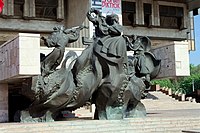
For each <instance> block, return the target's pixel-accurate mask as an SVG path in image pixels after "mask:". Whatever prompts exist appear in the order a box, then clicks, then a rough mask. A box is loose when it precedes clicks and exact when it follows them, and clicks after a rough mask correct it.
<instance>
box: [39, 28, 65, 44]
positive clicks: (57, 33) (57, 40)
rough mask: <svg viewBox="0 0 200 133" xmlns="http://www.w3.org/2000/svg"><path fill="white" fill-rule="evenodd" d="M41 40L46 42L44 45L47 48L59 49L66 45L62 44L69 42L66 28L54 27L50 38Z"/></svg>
mask: <svg viewBox="0 0 200 133" xmlns="http://www.w3.org/2000/svg"><path fill="white" fill-rule="evenodd" d="M41 39H42V40H44V44H45V45H46V46H47V47H58V46H61V45H65V43H61V42H64V41H65V40H66V41H68V38H67V34H66V32H65V27H64V26H58V27H54V28H53V32H52V33H51V35H50V36H48V38H44V37H42V38H41Z"/></svg>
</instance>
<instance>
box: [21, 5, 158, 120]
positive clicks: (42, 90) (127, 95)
mask: <svg viewBox="0 0 200 133" xmlns="http://www.w3.org/2000/svg"><path fill="white" fill-rule="evenodd" d="M87 17H88V19H89V21H91V22H92V23H93V24H94V26H95V36H94V37H93V39H92V40H91V41H89V42H85V43H87V44H88V47H87V48H86V49H85V50H84V51H83V52H82V54H81V55H80V56H78V57H77V55H76V54H75V52H73V51H70V52H69V53H68V54H67V55H66V57H65V59H64V61H63V62H62V59H63V56H64V52H65V46H66V45H68V43H70V42H73V41H76V40H77V39H78V38H79V32H80V30H82V29H83V28H85V27H84V26H79V27H76V28H72V29H64V27H61V28H55V29H54V32H53V33H52V34H51V36H49V38H48V39H45V38H42V39H43V40H44V42H45V44H46V46H48V47H54V50H53V51H52V52H51V53H50V54H49V55H47V56H46V57H45V58H44V59H43V60H42V61H41V75H39V76H38V77H36V78H35V80H34V82H32V91H33V92H34V95H35V96H34V102H33V104H31V106H30V107H29V108H28V109H27V110H26V111H22V113H21V114H22V115H21V121H53V120H54V119H56V116H57V114H58V113H59V112H60V111H62V110H70V111H71V110H74V109H76V108H78V107H81V106H83V105H84V104H85V103H86V102H87V101H88V100H89V99H91V101H92V102H93V103H94V104H95V105H96V111H95V118H96V119H123V118H129V117H139V116H140V117H142V116H145V115H146V110H145V107H144V105H143V104H142V103H141V102H140V100H141V97H142V96H143V94H144V91H145V89H148V88H149V86H150V79H152V78H154V77H155V76H156V75H157V74H158V71H159V68H160V61H159V60H156V59H155V57H154V55H153V54H152V53H151V52H150V46H151V44H150V41H149V39H148V38H147V37H140V38H136V40H134V41H132V42H131V41H130V39H131V38H130V37H129V36H125V35H123V36H122V26H121V25H120V24H119V22H118V16H117V15H116V14H112V15H107V16H106V17H104V16H102V14H101V12H99V11H98V10H96V9H93V8H91V9H90V11H88V13H87ZM127 49H129V50H133V51H135V55H133V56H130V57H128V56H127ZM67 62H68V63H67ZM61 63H62V66H61V68H60V69H57V66H58V65H60V64H61ZM66 64H69V65H66Z"/></svg>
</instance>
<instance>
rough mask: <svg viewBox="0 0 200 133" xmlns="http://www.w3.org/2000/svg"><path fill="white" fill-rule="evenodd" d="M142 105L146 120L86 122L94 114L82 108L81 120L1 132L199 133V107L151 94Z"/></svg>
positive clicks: (0, 127) (6, 126)
mask: <svg viewBox="0 0 200 133" xmlns="http://www.w3.org/2000/svg"><path fill="white" fill-rule="evenodd" d="M142 102H143V103H144V104H145V107H146V109H147V117H146V118H134V119H124V120H86V119H83V117H84V113H85V116H90V115H91V114H90V113H89V110H86V109H85V108H80V109H78V110H77V111H75V113H76V116H79V115H81V114H82V115H81V117H82V118H81V117H80V118H77V119H73V120H68V121H57V122H47V123H1V124H0V133H181V132H188V133H189V131H190V133H198V132H199V133H200V104H198V103H193V102H188V101H185V102H179V101H177V100H174V99H173V98H170V97H169V96H167V95H165V94H163V93H162V92H150V94H149V95H148V96H147V99H144V100H142ZM81 110H82V111H81ZM77 114H79V115H77Z"/></svg>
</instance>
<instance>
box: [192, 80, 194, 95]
mask: <svg viewBox="0 0 200 133" xmlns="http://www.w3.org/2000/svg"><path fill="white" fill-rule="evenodd" d="M192 92H194V79H192Z"/></svg>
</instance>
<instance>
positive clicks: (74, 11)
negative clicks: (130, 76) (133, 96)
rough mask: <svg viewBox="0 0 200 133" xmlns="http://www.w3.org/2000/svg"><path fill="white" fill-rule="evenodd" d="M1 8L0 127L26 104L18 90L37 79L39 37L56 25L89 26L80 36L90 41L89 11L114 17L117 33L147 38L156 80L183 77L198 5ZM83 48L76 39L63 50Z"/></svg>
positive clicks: (63, 0) (97, 0)
mask: <svg viewBox="0 0 200 133" xmlns="http://www.w3.org/2000/svg"><path fill="white" fill-rule="evenodd" d="M4 4H5V5H4V9H3V12H2V13H1V14H0V92H1V93H0V97H1V99H0V121H1V122H6V121H14V115H15V114H16V112H17V110H20V109H22V108H24V107H23V106H21V105H26V104H28V101H26V102H24V101H25V98H24V97H22V96H21V95H20V90H22V89H24V87H23V86H25V81H26V80H29V77H31V76H34V75H37V74H39V71H40V69H38V68H39V67H40V64H39V54H35V53H45V54H48V53H49V52H50V51H51V50H49V49H47V48H46V47H44V46H43V44H42V42H40V37H41V36H48V34H50V33H51V32H52V31H53V27H55V26H61V25H64V26H65V27H66V28H70V27H73V26H79V25H85V26H89V27H90V28H89V30H82V31H81V35H80V36H86V37H92V35H93V28H92V24H91V23H89V21H88V20H87V19H86V12H87V11H88V10H89V8H91V7H94V8H97V9H99V10H101V11H102V12H103V14H104V15H107V14H110V13H116V14H118V15H119V17H120V22H121V24H122V25H123V27H124V31H123V34H125V35H136V36H148V37H149V38H150V39H151V40H152V47H153V48H154V49H155V50H154V51H155V54H156V56H157V57H158V58H160V59H162V60H163V61H162V69H163V70H161V73H160V78H163V77H165V78H166V77H176V76H187V75H189V58H188V56H189V50H195V45H194V34H193V32H194V27H193V16H194V15H198V14H199V9H198V8H199V7H200V1H199V2H198V1H191V0H4ZM19 33H20V34H19ZM26 33H27V34H26ZM84 47H85V46H83V45H82V42H81V39H79V40H78V41H77V42H76V43H74V44H70V45H69V46H68V47H67V48H66V50H71V49H72V50H75V51H77V52H79V53H80V52H81V50H83V49H84ZM37 51H39V52H37ZM27 54H29V55H30V60H31V61H30V60H28V59H29V57H27V56H26V55H27ZM32 57H33V58H32ZM34 62H35V63H34ZM30 64H31V65H30ZM16 66H17V67H16ZM30 70H32V73H31V72H30ZM33 70H34V71H33ZM183 71H185V73H183ZM25 88H26V87H25Z"/></svg>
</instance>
